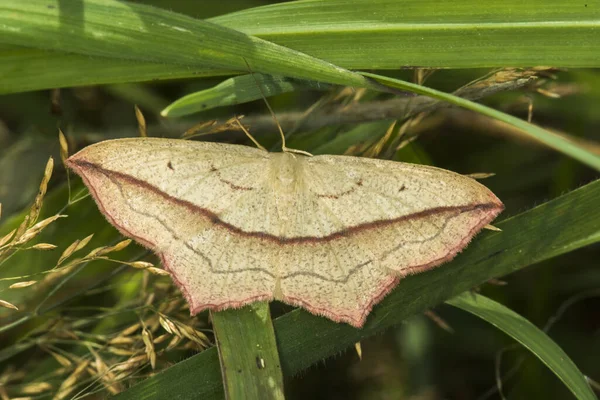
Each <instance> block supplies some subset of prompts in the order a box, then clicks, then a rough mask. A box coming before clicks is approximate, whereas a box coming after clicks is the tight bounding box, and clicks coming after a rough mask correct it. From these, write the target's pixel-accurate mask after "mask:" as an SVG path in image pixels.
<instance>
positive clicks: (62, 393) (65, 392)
mask: <svg viewBox="0 0 600 400" xmlns="http://www.w3.org/2000/svg"><path fill="white" fill-rule="evenodd" d="M89 364H90V361H89V360H85V361H83V362H81V363H80V364H79V365H78V366H77V368H75V370H74V371H73V372H72V373H71V375H69V376H68V377H67V379H65V380H64V381H63V383H62V384H61V385H60V387H59V388H58V392H57V393H56V395H55V396H54V398H53V399H54V400H62V399H65V398H67V396H69V394H70V393H71V392H72V391H73V389H74V388H75V384H76V383H77V381H78V380H79V378H80V377H81V375H83V373H84V371H85V370H86V368H87V367H88V365H89Z"/></svg>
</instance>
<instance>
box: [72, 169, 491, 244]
mask: <svg viewBox="0 0 600 400" xmlns="http://www.w3.org/2000/svg"><path fill="white" fill-rule="evenodd" d="M70 162H71V163H73V164H75V165H77V166H78V167H80V168H90V169H94V170H97V171H98V172H100V173H102V174H104V175H107V176H111V175H112V176H114V177H116V178H118V179H122V180H124V181H127V182H129V183H130V184H132V185H137V186H139V187H141V188H143V189H146V190H149V191H151V192H152V193H155V194H156V195H159V196H160V197H162V198H164V199H165V200H166V201H168V202H171V203H174V204H176V205H179V206H181V207H185V208H187V209H188V210H190V211H191V212H193V213H196V214H200V215H202V216H204V217H205V218H208V219H209V220H210V221H211V222H212V223H213V224H215V225H219V226H221V227H222V228H224V229H226V230H228V231H230V232H231V233H234V234H237V235H240V236H246V237H256V238H261V239H264V240H269V241H272V242H274V243H277V244H280V245H292V244H298V243H319V242H327V241H332V240H335V239H339V238H342V237H348V236H351V235H353V234H356V233H358V232H361V231H364V230H369V229H375V228H380V227H384V226H388V225H392V224H395V223H398V222H401V221H408V220H416V219H419V218H424V217H427V216H428V215H434V214H437V213H443V212H451V211H457V212H459V213H463V212H469V211H475V210H491V209H498V208H501V207H502V206H501V205H499V204H496V203H493V202H490V203H482V204H467V205H463V206H453V207H435V208H431V209H429V210H424V211H420V212H417V213H414V214H409V215H405V216H402V217H398V218H394V219H386V220H377V221H373V222H369V223H365V224H361V225H356V226H352V227H349V228H346V229H343V230H340V231H338V232H334V233H332V234H330V235H327V236H323V237H317V236H299V237H291V238H286V237H279V236H276V235H273V234H270V233H266V232H246V231H244V230H242V229H241V228H238V227H237V226H234V225H231V224H229V223H227V222H225V221H223V220H221V219H220V218H219V216H218V215H217V214H215V213H213V212H212V211H210V210H207V209H205V208H202V207H200V206H197V205H195V204H193V203H191V202H189V201H186V200H181V199H178V198H176V197H173V196H171V195H169V194H167V193H165V192H163V191H162V190H160V189H158V188H157V187H155V186H153V185H151V184H149V183H148V182H145V181H142V180H140V179H137V178H134V177H132V176H130V175H127V174H124V173H122V172H117V171H111V170H108V169H105V168H102V167H101V166H99V165H97V164H94V163H91V162H88V161H82V160H76V159H75V160H70Z"/></svg>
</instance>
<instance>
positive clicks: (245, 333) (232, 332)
mask: <svg viewBox="0 0 600 400" xmlns="http://www.w3.org/2000/svg"><path fill="white" fill-rule="evenodd" d="M211 317H212V323H213V329H214V332H215V336H216V338H217V346H218V349H219V359H220V361H221V374H222V375H223V384H224V386H225V392H226V398H227V399H230V400H236V399H248V400H252V399H256V400H262V399H265V400H269V399H271V400H275V399H283V375H282V373H281V365H280V363H279V354H278V353H277V344H276V342H275V332H274V331H273V324H272V322H271V313H270V312H269V304H268V303H267V302H259V303H254V304H251V305H249V306H246V307H243V308H239V309H231V310H224V311H219V312H213V313H211Z"/></svg>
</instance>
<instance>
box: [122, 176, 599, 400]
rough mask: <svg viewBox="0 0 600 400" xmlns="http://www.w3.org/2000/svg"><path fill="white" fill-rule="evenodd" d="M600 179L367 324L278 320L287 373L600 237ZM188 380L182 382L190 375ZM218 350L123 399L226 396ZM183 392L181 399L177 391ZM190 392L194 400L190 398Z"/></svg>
mask: <svg viewBox="0 0 600 400" xmlns="http://www.w3.org/2000/svg"><path fill="white" fill-rule="evenodd" d="M598 197H600V180H598V181H595V182H593V183H590V184H588V185H586V186H583V187H581V188H579V189H577V190H575V191H573V192H571V193H568V194H566V195H564V196H561V197H559V198H557V199H555V200H552V201H549V202H547V203H544V204H542V205H540V206H538V207H536V208H533V209H531V210H529V211H527V212H524V213H522V214H520V215H517V216H515V217H512V218H509V219H507V220H505V221H502V222H500V223H498V224H496V225H497V226H498V227H499V228H501V229H502V230H503V231H502V232H488V233H484V234H481V235H480V236H479V237H478V238H477V239H476V240H475V241H474V242H473V243H472V244H471V245H470V246H469V247H468V248H467V249H466V250H465V251H464V252H463V253H462V254H461V255H460V256H458V257H457V258H456V259H455V260H454V261H452V262H451V263H449V264H447V265H444V266H442V267H440V268H437V269H435V270H432V271H429V272H427V273H423V274H419V275H415V276H412V277H408V278H406V279H405V280H404V281H402V282H401V283H400V285H399V286H398V288H397V289H396V290H394V291H393V293H391V294H390V295H389V296H388V297H386V298H385V299H384V300H383V301H382V302H381V303H380V304H379V305H377V306H376V307H375V308H374V310H373V312H372V313H371V315H370V317H369V319H368V320H367V324H366V325H365V327H364V328H363V329H354V328H352V327H350V326H348V325H346V324H336V323H334V322H332V321H329V320H327V319H325V318H321V317H316V316H314V315H311V314H309V313H307V312H305V311H303V310H300V309H298V310H294V311H292V312H290V313H288V314H286V315H284V316H282V317H280V318H277V319H276V320H275V321H274V326H275V332H276V335H277V342H278V345H279V356H280V359H281V363H282V368H283V372H284V375H292V374H295V373H298V372H299V371H301V370H303V369H305V368H307V367H309V366H310V365H312V364H314V363H316V362H319V361H320V360H323V359H324V358H326V357H330V356H332V355H335V354H338V353H339V352H340V351H342V350H344V349H347V348H348V347H350V346H352V345H353V344H354V343H356V342H357V341H360V340H361V339H364V338H365V337H368V336H371V335H374V334H376V333H378V332H381V331H382V330H384V329H386V328H388V327H390V326H392V325H395V324H397V323H399V322H401V321H402V320H403V319H405V318H407V317H409V316H411V315H414V314H416V313H419V312H423V311H424V310H427V309H429V308H431V307H433V306H435V305H437V304H440V303H441V302H443V301H445V300H447V299H450V298H452V297H454V296H457V295H458V294H460V293H462V292H464V291H465V290H469V289H471V288H473V287H475V286H477V285H480V284H482V283H484V282H486V281H488V280H489V279H491V278H496V277H499V276H502V275H506V274H509V273H511V272H514V271H517V270H519V269H521V268H524V267H526V266H529V265H531V264H534V263H537V262H540V261H543V260H547V259H550V258H552V257H556V256H558V255H560V254H564V253H567V252H569V251H573V250H575V249H578V248H581V247H583V246H586V245H589V244H592V243H598V242H600V228H599V227H600V209H599V208H598V200H597V199H598ZM186 376H187V377H188V381H187V384H186V385H185V387H182V386H181V385H182V382H184V381H185V379H186V378H185V377H186ZM215 379H216V380H217V381H218V383H219V385H220V376H219V366H218V360H217V352H216V349H209V350H207V351H205V352H203V353H202V354H199V355H197V356H195V357H192V358H189V359H187V360H185V361H182V362H180V363H178V364H176V365H174V366H173V367H171V368H169V369H168V370H166V371H163V372H161V373H159V374H157V375H156V376H154V377H152V378H150V379H147V380H146V381H143V382H142V383H140V384H138V385H136V386H134V387H132V388H131V389H129V390H128V391H126V392H123V393H122V394H120V395H119V396H117V398H119V399H147V398H161V396H163V397H164V396H168V397H169V398H174V399H175V398H180V399H185V398H189V396H191V395H195V396H197V397H199V398H200V397H201V398H204V399H217V398H220V397H222V396H223V394H222V393H223V392H222V387H221V386H219V385H217V384H216V383H215V382H214V380H215ZM176 393H177V396H176V395H175V394H176ZM186 396H188V397H186Z"/></svg>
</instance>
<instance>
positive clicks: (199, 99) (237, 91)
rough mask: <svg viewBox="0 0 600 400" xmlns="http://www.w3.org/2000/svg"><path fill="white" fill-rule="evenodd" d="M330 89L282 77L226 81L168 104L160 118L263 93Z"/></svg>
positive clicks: (221, 104) (234, 101)
mask: <svg viewBox="0 0 600 400" xmlns="http://www.w3.org/2000/svg"><path fill="white" fill-rule="evenodd" d="M253 75H254V76H253ZM259 85H260V87H259ZM330 87H331V85H328V84H326V83H320V82H315V81H307V80H299V79H293V78H286V77H281V76H271V75H263V74H252V75H250V74H248V75H241V76H236V77H234V78H229V79H227V80H225V81H223V82H221V83H219V84H218V85H216V86H214V87H212V88H210V89H206V90H201V91H199V92H195V93H191V94H188V95H187V96H184V97H182V98H180V99H178V100H176V101H174V102H173V103H171V104H169V106H167V107H166V108H165V109H164V110H163V111H162V112H161V115H162V116H163V117H182V116H184V115H189V114H193V113H196V112H200V111H206V110H210V109H211V108H215V107H223V106H231V105H235V104H242V103H247V102H249V101H253V100H258V99H260V98H262V95H263V93H264V95H265V96H266V97H270V96H275V95H278V94H282V93H287V92H292V91H296V90H308V89H312V90H327V89H329V88H330ZM261 89H262V91H261Z"/></svg>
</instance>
